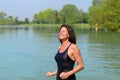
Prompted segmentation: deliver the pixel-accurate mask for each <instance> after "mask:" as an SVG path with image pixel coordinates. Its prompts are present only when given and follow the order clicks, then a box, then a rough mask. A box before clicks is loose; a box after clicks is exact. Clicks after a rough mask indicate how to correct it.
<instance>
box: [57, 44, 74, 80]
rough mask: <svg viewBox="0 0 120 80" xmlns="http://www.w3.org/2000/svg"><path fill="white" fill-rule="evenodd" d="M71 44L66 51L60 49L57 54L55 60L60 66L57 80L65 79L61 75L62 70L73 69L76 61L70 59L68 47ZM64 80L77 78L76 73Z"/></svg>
mask: <svg viewBox="0 0 120 80" xmlns="http://www.w3.org/2000/svg"><path fill="white" fill-rule="evenodd" d="M70 45H71V44H70ZM70 45H69V46H68V47H67V49H66V50H65V51H64V52H62V53H60V52H59V51H58V53H57V54H56V56H55V60H56V62H57V66H58V70H57V76H56V80H63V79H61V78H60V77H59V75H60V73H61V72H67V71H70V70H72V69H73V66H74V63H75V62H74V61H73V60H72V59H70V57H69V56H68V49H69V47H70ZM64 80H76V77H75V74H73V75H71V76H69V77H68V78H67V79H64Z"/></svg>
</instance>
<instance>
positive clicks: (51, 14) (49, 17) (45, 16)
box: [34, 8, 57, 23]
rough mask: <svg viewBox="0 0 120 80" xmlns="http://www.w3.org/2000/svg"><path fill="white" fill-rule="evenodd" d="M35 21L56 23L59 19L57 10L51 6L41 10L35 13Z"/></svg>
mask: <svg viewBox="0 0 120 80" xmlns="http://www.w3.org/2000/svg"><path fill="white" fill-rule="evenodd" d="M34 18H35V21H36V22H38V23H55V22H56V19H57V12H56V11H55V10H52V9H50V8H48V9H46V10H44V11H40V12H39V13H38V14H35V15H34Z"/></svg>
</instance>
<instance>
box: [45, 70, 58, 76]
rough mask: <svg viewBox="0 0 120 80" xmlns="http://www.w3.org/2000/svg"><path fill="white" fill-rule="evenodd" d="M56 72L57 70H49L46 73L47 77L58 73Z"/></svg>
mask: <svg viewBox="0 0 120 80" xmlns="http://www.w3.org/2000/svg"><path fill="white" fill-rule="evenodd" d="M56 74H57V70H56V71H54V72H47V73H46V77H50V76H54V75H56Z"/></svg>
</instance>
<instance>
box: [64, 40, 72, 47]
mask: <svg viewBox="0 0 120 80" xmlns="http://www.w3.org/2000/svg"><path fill="white" fill-rule="evenodd" d="M68 44H70V42H69V41H68V40H66V41H63V42H62V46H66V45H68Z"/></svg>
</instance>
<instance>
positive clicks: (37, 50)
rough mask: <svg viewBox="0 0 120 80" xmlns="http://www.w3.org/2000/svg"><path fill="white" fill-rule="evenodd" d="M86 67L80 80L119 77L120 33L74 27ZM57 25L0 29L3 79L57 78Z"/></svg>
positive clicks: (38, 79) (109, 79) (107, 79)
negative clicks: (81, 29) (51, 73)
mask: <svg viewBox="0 0 120 80" xmlns="http://www.w3.org/2000/svg"><path fill="white" fill-rule="evenodd" d="M75 32H76V38H77V45H78V46H79V48H80V51H81V55H82V57H83V61H84V64H85V69H84V70H82V71H80V72H78V73H76V76H77V80H119V79H120V33H117V32H97V33H96V32H86V31H79V30H78V29H77V30H75ZM59 45H60V43H59V40H58V38H57V29H56V28H44V27H41V28H32V27H29V28H27V29H24V28H19V29H17V28H16V29H0V80H55V76H53V77H49V78H46V77H45V73H46V72H47V71H54V70H56V62H55V60H54V56H55V54H56V53H57V49H58V46H59Z"/></svg>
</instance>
